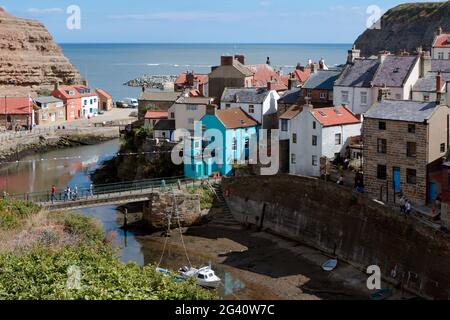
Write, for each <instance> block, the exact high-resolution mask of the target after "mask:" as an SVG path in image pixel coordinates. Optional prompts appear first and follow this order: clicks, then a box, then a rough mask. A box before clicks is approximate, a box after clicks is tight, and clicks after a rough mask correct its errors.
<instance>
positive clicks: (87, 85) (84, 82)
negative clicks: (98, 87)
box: [82, 79, 89, 87]
mask: <svg viewBox="0 0 450 320" xmlns="http://www.w3.org/2000/svg"><path fill="white" fill-rule="evenodd" d="M82 84H83V86H85V87H89V83H88V81H87V80H86V79H84V80H83V81H82Z"/></svg>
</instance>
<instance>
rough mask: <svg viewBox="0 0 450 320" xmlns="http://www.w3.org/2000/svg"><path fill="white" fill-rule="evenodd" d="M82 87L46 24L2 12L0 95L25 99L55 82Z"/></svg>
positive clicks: (51, 86)
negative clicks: (23, 97)
mask: <svg viewBox="0 0 450 320" xmlns="http://www.w3.org/2000/svg"><path fill="white" fill-rule="evenodd" d="M56 81H58V82H59V83H61V84H80V83H81V82H82V77H81V75H80V73H79V72H78V70H77V69H76V68H75V67H74V66H73V65H72V64H71V63H70V62H69V60H68V59H67V58H66V57H65V56H64V55H63V53H62V51H61V48H60V47H59V46H58V45H57V44H56V43H54V41H53V38H52V36H51V35H50V34H49V32H48V31H47V29H46V28H45V27H44V25H43V24H42V23H40V22H38V21H33V20H27V19H21V18H16V17H14V16H11V15H10V14H8V13H6V12H5V11H4V10H0V92H1V93H2V95H5V94H6V95H10V96H19V95H21V96H23V95H27V94H29V93H31V94H37V93H38V92H39V91H42V90H52V89H53V86H54V84H55V82H56Z"/></svg>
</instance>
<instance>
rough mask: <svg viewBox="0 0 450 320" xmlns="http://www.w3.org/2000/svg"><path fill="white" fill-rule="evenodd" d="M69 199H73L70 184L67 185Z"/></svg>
mask: <svg viewBox="0 0 450 320" xmlns="http://www.w3.org/2000/svg"><path fill="white" fill-rule="evenodd" d="M66 192H67V200H72V191H71V190H70V186H67V189H66Z"/></svg>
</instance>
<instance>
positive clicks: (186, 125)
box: [169, 103, 206, 131]
mask: <svg viewBox="0 0 450 320" xmlns="http://www.w3.org/2000/svg"><path fill="white" fill-rule="evenodd" d="M188 106H191V107H196V109H197V110H188ZM171 113H174V114H175V128H176V129H187V130H189V131H194V123H195V122H197V121H200V119H201V118H202V117H203V116H204V115H205V114H206V105H202V104H198V105H193V104H189V105H188V104H184V103H175V104H173V105H172V107H170V108H169V114H171ZM189 119H191V120H193V122H192V123H190V122H189Z"/></svg>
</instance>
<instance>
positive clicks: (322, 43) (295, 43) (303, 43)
mask: <svg viewBox="0 0 450 320" xmlns="http://www.w3.org/2000/svg"><path fill="white" fill-rule="evenodd" d="M56 43H57V44H184V45H186V44H187V45H189V44H191V45H202V44H211V45H249V44H254V45H353V43H351V42H349V43H344V42H59V41H58V42H56Z"/></svg>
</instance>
